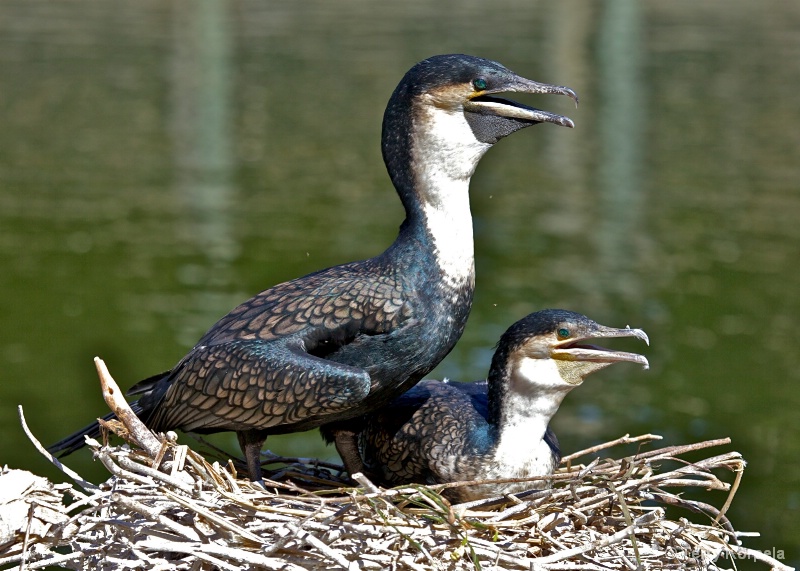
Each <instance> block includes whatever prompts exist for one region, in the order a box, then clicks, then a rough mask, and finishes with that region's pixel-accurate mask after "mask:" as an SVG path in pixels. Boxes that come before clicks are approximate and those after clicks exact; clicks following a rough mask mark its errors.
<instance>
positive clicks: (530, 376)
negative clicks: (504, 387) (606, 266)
mask: <svg viewBox="0 0 800 571" xmlns="http://www.w3.org/2000/svg"><path fill="white" fill-rule="evenodd" d="M613 337H635V338H637V339H641V340H642V341H644V342H645V343H647V344H648V345H649V343H650V341H649V339H648V337H647V334H646V333H645V332H644V331H642V330H641V329H631V328H630V327H625V328H622V329H617V328H614V327H607V326H605V325H600V324H599V323H596V322H594V321H592V320H591V319H589V318H588V317H586V316H584V315H581V314H580V313H575V312H572V311H565V310H560V309H547V310H543V311H537V312H535V313H532V314H530V315H528V316H527V317H525V318H523V319H521V320H520V321H518V322H516V323H515V324H514V325H512V326H511V327H510V328H509V329H508V330H507V331H506V333H505V334H504V336H503V338H502V339H501V341H500V345H503V344H505V346H506V347H508V352H507V359H508V360H509V363H510V367H511V370H512V371H515V372H516V374H514V375H513V377H514V378H515V379H517V382H522V383H524V384H525V385H527V386H529V387H530V388H536V389H537V390H542V389H552V390H556V391H559V390H566V391H569V390H571V389H572V388H574V387H576V386H578V385H580V384H581V383H582V382H583V381H584V379H585V378H586V377H587V376H588V375H589V374H591V373H593V372H595V371H598V370H600V369H603V368H605V367H608V366H609V365H613V364H614V363H622V362H629V363H638V364H640V365H642V366H643V367H644V368H645V369H646V368H648V367H649V363H648V361H647V358H646V357H644V356H643V355H639V354H638V353H627V352H624V351H617V350H614V349H607V348H605V347H600V346H598V345H595V344H593V341H595V340H596V339H608V338H613ZM516 388H517V390H525V389H524V388H522V387H516ZM529 390H530V389H529Z"/></svg>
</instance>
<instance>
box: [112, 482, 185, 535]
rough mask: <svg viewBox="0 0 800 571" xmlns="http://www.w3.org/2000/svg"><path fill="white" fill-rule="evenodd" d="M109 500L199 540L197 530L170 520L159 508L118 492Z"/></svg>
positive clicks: (180, 533) (173, 530) (175, 532)
mask: <svg viewBox="0 0 800 571" xmlns="http://www.w3.org/2000/svg"><path fill="white" fill-rule="evenodd" d="M111 501H112V502H114V503H115V504H116V505H118V506H122V507H123V508H127V509H129V510H131V511H134V512H136V513H138V514H139V515H141V516H144V517H145V518H146V519H148V520H150V521H152V522H155V523H157V524H159V525H162V526H164V527H165V528H167V529H168V530H170V531H171V532H172V533H174V534H176V535H178V536H179V537H183V538H185V539H188V540H189V541H200V535H199V534H198V533H197V531H195V530H194V529H192V528H191V527H187V526H185V525H181V524H179V523H177V522H175V521H172V520H171V519H169V518H168V517H166V516H163V515H161V510H158V509H155V508H151V507H148V506H146V505H144V504H142V503H141V502H137V501H136V500H133V499H131V498H127V497H125V496H123V495H122V494H121V493H119V492H115V493H114V494H113V495H112V496H111Z"/></svg>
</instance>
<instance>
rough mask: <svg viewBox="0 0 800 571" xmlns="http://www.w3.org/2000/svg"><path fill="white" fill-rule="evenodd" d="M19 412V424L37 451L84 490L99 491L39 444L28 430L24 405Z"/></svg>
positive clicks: (19, 407) (19, 408) (18, 409)
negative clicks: (23, 409)
mask: <svg viewBox="0 0 800 571" xmlns="http://www.w3.org/2000/svg"><path fill="white" fill-rule="evenodd" d="M17 412H18V414H19V422H20V424H21V425H22V430H23V431H24V432H25V435H26V436H27V437H28V440H30V441H31V443H33V445H34V447H36V449H37V450H38V451H39V453H40V454H41V455H42V456H44V457H45V458H47V459H48V460H49V461H50V463H51V464H52V465H53V466H55V467H56V468H58V469H59V470H61V471H62V472H63V473H64V474H66V475H67V476H69V477H70V478H71V479H72V480H73V481H74V482H75V483H77V484H78V485H79V486H80V487H81V488H83V489H84V490H90V491H95V490H97V489H98V488H97V486H95V485H94V484H92V483H90V482H87V481H86V480H84V479H83V478H81V477H80V476H79V475H78V473H77V472H75V471H74V470H73V469H72V468H69V467H67V466H64V464H62V463H61V462H60V461H59V460H58V458H56V457H55V456H53V455H52V454H50V452H48V451H47V449H46V448H45V447H44V446H42V443H41V442H39V440H38V439H37V438H36V437H35V436H34V435H33V433H32V432H31V430H30V428H28V423H27V422H25V413H24V412H23V411H22V405H19V406H17Z"/></svg>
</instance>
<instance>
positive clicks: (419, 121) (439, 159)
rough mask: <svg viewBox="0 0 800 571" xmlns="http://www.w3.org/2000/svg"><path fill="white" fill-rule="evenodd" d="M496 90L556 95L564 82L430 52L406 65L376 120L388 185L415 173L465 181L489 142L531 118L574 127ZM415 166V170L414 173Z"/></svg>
mask: <svg viewBox="0 0 800 571" xmlns="http://www.w3.org/2000/svg"><path fill="white" fill-rule="evenodd" d="M501 93H531V94H559V95H566V96H568V97H570V98H572V99H573V100H574V101H575V103H576V104H577V102H578V96H577V95H575V92H574V91H572V90H571V89H569V88H567V87H561V86H556V85H548V84H546V83H539V82H536V81H532V80H530V79H525V78H524V77H521V76H519V75H517V74H515V73H514V72H512V71H511V70H509V69H507V68H506V67H504V66H502V65H501V64H499V63H497V62H494V61H491V60H487V59H482V58H478V57H474V56H468V55H463V54H451V55H438V56H434V57H431V58H428V59H426V60H424V61H421V62H419V63H418V64H416V65H415V66H414V67H412V68H411V69H410V70H409V71H408V72H407V73H406V75H405V76H404V77H403V79H402V80H401V81H400V83H399V85H398V86H397V88H396V89H395V91H394V93H393V94H392V97H391V99H390V100H389V104H388V105H387V107H386V113H385V115H384V121H383V153H384V159H385V161H386V164H387V167H388V169H389V172H390V174H392V178H393V179H394V180H395V184H396V185H398V182H401V180H402V178H401V177H402V176H403V175H404V174H407V173H406V172H405V170H404V169H408V168H411V167H412V165H415V166H414V167H413V168H416V169H417V172H416V173H415V174H418V175H421V176H426V173H425V172H424V171H426V169H427V170H428V171H429V172H436V173H446V174H445V176H447V177H448V178H450V179H451V180H458V179H462V180H463V179H468V178H469V177H470V176H471V175H472V173H473V172H474V169H475V166H476V165H477V164H478V161H479V160H480V158H481V157H482V156H483V154H484V153H485V152H486V151H487V150H488V149H489V148H490V147H491V146H492V145H493V144H494V143H496V142H497V141H499V140H500V139H502V138H503V137H506V136H507V135H510V134H511V133H514V132H515V131H518V130H520V129H523V128H525V127H529V126H531V125H536V124H537V123H553V124H556V125H561V126H563V127H574V124H573V122H572V121H571V120H570V119H569V118H567V117H564V116H562V115H558V114H556V113H551V112H549V111H542V110H540V109H536V108H534V107H528V106H527V105H523V104H521V103H517V102H515V101H512V100H510V99H506V98H502V97H498V94H501ZM420 171H422V172H420Z"/></svg>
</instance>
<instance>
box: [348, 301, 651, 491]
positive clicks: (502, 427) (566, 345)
mask: <svg viewBox="0 0 800 571" xmlns="http://www.w3.org/2000/svg"><path fill="white" fill-rule="evenodd" d="M607 337H637V338H639V339H642V340H643V341H645V342H647V343H649V341H648V339H647V335H646V334H645V332H644V331H642V330H641V329H630V328H626V329H614V328H611V327H606V326H604V325H599V324H597V323H595V322H594V321H592V320H591V319H589V318H588V317H586V316H584V315H581V314H579V313H574V312H572V311H565V310H560V309H547V310H544V311H538V312H536V313H531V314H530V315H528V316H527V317H525V318H523V319H521V320H519V321H517V322H516V323H514V325H512V326H511V327H509V328H508V330H507V331H506V332H505V333H504V334H503V336H502V337H501V338H500V341H499V343H498V345H497V350H496V351H495V354H494V357H493V358H492V365H491V368H490V370H489V376H488V378H487V380H486V381H478V382H474V383H454V382H449V381H444V382H443V381H434V380H425V381H422V382H420V383H419V384H417V385H416V386H415V387H413V388H412V389H411V390H409V391H408V392H407V393H405V394H404V395H401V396H400V397H398V398H397V399H395V400H394V401H393V402H391V403H390V404H389V405H387V406H386V407H384V408H383V409H380V410H377V411H375V412H372V413H370V414H368V415H366V416H365V417H363V418H361V419H359V420H360V421H361V422H362V425H361V429H360V431H359V432H358V445H359V449H360V452H361V455H362V458H363V462H364V468H365V470H366V471H367V473H368V474H370V475H371V476H372V477H373V478H374V479H375V481H376V483H379V484H381V485H385V486H398V485H403V484H411V483H418V484H443V483H449V482H464V481H473V480H494V479H502V478H532V477H536V476H547V475H550V474H552V473H553V471H554V470H555V468H556V467H557V466H558V463H559V462H560V460H561V455H560V452H559V448H558V440H557V439H556V437H555V434H554V433H553V431H552V430H551V429H550V427H549V423H550V419H551V418H552V417H553V415H554V414H555V413H556V411H557V410H558V407H559V405H560V404H561V401H562V400H563V399H564V397H565V396H566V395H567V393H569V392H570V391H571V390H572V389H574V388H575V387H577V386H579V385H580V384H581V383H583V381H584V379H585V378H586V377H587V376H588V375H590V374H591V373H593V372H595V371H599V370H600V369H603V368H604V367H608V366H609V365H612V364H614V363H618V362H623V361H629V362H632V363H639V364H641V365H643V366H644V367H645V368H647V367H648V362H647V359H646V358H645V357H643V356H642V355H638V354H636V353H624V352H621V351H612V350H610V349H604V348H602V347H597V346H594V345H588V344H586V342H587V341H591V340H593V339H597V338H607ZM542 485H543V484H542V483H541V482H539V483H538V486H540V487H541V486H542ZM535 487H537V484H534V483H532V482H512V483H499V482H495V483H486V484H481V485H472V486H459V487H455V488H452V489H450V490H447V491H446V492H445V493H446V494H447V495H448V496H449V497H450V498H451V499H453V500H455V501H459V502H463V501H469V500H474V499H478V498H483V497H490V496H496V495H502V494H509V493H516V492H520V491H523V490H526V489H531V488H535Z"/></svg>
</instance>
